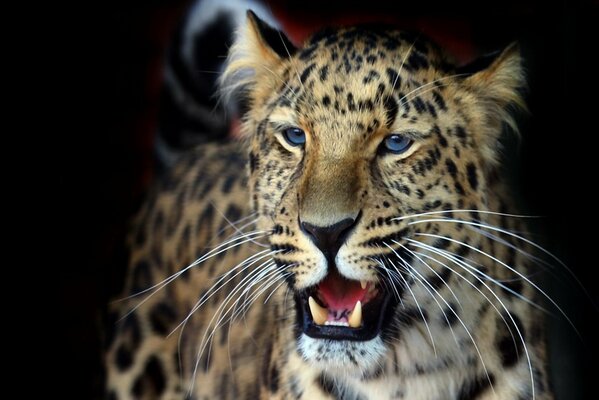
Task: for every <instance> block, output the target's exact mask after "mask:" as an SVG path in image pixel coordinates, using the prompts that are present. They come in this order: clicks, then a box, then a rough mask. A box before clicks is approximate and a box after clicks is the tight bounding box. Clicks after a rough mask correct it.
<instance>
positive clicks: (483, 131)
mask: <svg viewBox="0 0 599 400" xmlns="http://www.w3.org/2000/svg"><path fill="white" fill-rule="evenodd" d="M457 72H458V73H461V74H464V75H465V76H466V77H465V78H463V81H462V82H463V84H464V86H465V88H466V89H467V93H468V96H472V101H473V104H475V107H476V110H475V111H474V112H473V113H472V119H473V122H475V123H476V125H477V126H478V128H477V132H478V135H479V136H481V137H480V138H479V143H480V148H481V151H482V153H483V155H484V156H485V158H486V159H487V160H488V161H490V162H491V164H495V163H497V161H498V159H499V151H498V149H499V148H500V146H499V139H500V136H501V134H502V132H503V127H504V126H505V125H506V124H507V125H508V126H509V127H510V128H511V129H512V130H513V131H514V132H515V133H518V127H517V125H516V121H515V119H514V113H515V111H517V110H518V109H520V110H526V105H525V103H524V99H523V97H522V93H523V89H525V88H526V81H525V76H524V68H523V66H522V57H521V55H520V48H519V46H518V44H516V43H512V44H511V45H509V46H508V47H507V48H506V49H505V50H504V51H503V52H501V53H499V54H498V55H497V54H494V55H491V56H487V57H483V58H482V59H479V60H476V61H475V62H473V63H470V64H468V65H466V66H464V67H461V68H458V69H457Z"/></svg>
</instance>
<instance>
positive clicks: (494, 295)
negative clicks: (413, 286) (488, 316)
mask: <svg viewBox="0 0 599 400" xmlns="http://www.w3.org/2000/svg"><path fill="white" fill-rule="evenodd" d="M408 240H409V241H410V242H412V243H415V244H419V245H422V247H424V248H425V249H427V250H430V251H432V252H433V253H436V254H438V255H441V256H442V257H445V258H447V259H448V260H450V261H452V262H454V264H456V265H458V266H461V267H464V266H466V265H467V263H464V262H463V261H461V260H459V259H458V258H456V257H453V256H448V255H446V254H444V253H446V252H445V251H443V250H441V249H437V248H435V247H433V246H430V245H427V244H425V243H422V242H418V241H416V240H412V239H408ZM471 268H473V267H471ZM464 270H466V271H467V272H469V273H470V274H471V275H472V276H474V277H475V279H477V280H478V281H479V282H481V284H483V285H484V286H485V288H486V289H487V290H488V291H489V292H490V293H491V294H492V295H493V297H495V299H496V300H497V301H498V302H499V304H500V305H501V307H502V308H503V309H504V310H505V312H506V314H507V315H508V317H509V318H510V320H511V321H512V324H513V326H514V327H515V328H516V332H517V333H518V336H519V338H520V341H521V343H522V347H523V348H524V352H525V354H526V360H527V362H528V369H529V371H530V381H531V389H532V398H533V400H534V399H535V381H534V374H533V369H532V361H531V359H530V354H529V353H528V346H526V341H525V340H524V336H523V335H522V332H521V331H520V328H518V324H516V321H515V320H514V317H513V316H512V313H511V312H510V311H509V310H508V308H507V307H506V306H505V304H504V302H503V301H501V299H500V298H499V296H497V294H496V293H495V292H494V291H493V290H492V289H491V288H490V287H489V286H488V285H487V284H486V283H485V282H484V281H483V280H481V279H480V278H479V277H477V276H476V275H474V274H473V273H472V272H470V271H469V270H468V269H467V268H464ZM466 281H467V282H470V281H468V280H466ZM479 292H480V291H479ZM481 293H482V292H481ZM485 298H487V297H486V296H485ZM487 300H488V299H487ZM494 308H495V307H494ZM495 309H496V308H495ZM496 310H497V309H496ZM499 314H500V315H501V313H499ZM502 319H503V320H504V323H506V326H507V327H508V330H509V331H510V333H511V329H510V326H509V325H508V324H507V321H505V319H504V318H503V317H502ZM512 339H513V334H512Z"/></svg>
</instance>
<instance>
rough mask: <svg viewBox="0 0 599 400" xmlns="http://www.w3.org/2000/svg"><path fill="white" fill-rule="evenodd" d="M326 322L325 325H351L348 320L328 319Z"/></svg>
mask: <svg viewBox="0 0 599 400" xmlns="http://www.w3.org/2000/svg"><path fill="white" fill-rule="evenodd" d="M324 324H325V325H333V326H345V327H348V326H349V324H348V323H347V322H343V321H326V322H325V323H324Z"/></svg>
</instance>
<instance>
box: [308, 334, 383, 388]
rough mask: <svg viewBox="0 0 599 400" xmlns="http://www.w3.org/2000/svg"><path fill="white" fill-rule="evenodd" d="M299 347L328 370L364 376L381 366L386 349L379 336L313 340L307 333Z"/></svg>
mask: <svg viewBox="0 0 599 400" xmlns="http://www.w3.org/2000/svg"><path fill="white" fill-rule="evenodd" d="M298 347H299V350H300V354H301V355H302V357H303V359H304V360H305V361H306V362H308V363H309V364H311V365H312V366H313V367H315V368H318V369H321V370H323V371H327V373H330V374H335V375H341V376H345V377H347V376H354V377H357V378H359V377H362V376H363V375H364V374H365V373H367V372H369V371H373V370H374V369H376V368H377V366H379V365H380V361H381V359H382V358H383V356H384V354H385V352H386V351H387V349H386V348H385V346H384V344H383V341H382V340H381V338H380V337H379V336H377V337H375V338H374V339H372V340H368V341H364V342H354V341H349V340H329V339H314V338H311V337H309V336H307V335H305V334H302V336H301V337H300V339H299V342H298Z"/></svg>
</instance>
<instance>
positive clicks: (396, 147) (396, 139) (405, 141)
mask: <svg viewBox="0 0 599 400" xmlns="http://www.w3.org/2000/svg"><path fill="white" fill-rule="evenodd" d="M412 143H414V142H413V140H412V139H410V138H409V137H407V136H404V135H398V134H395V135H389V136H387V137H386V138H385V140H384V141H383V143H382V147H381V150H383V152H389V153H393V154H401V153H405V152H406V151H407V150H408V149H409V148H410V146H412Z"/></svg>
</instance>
